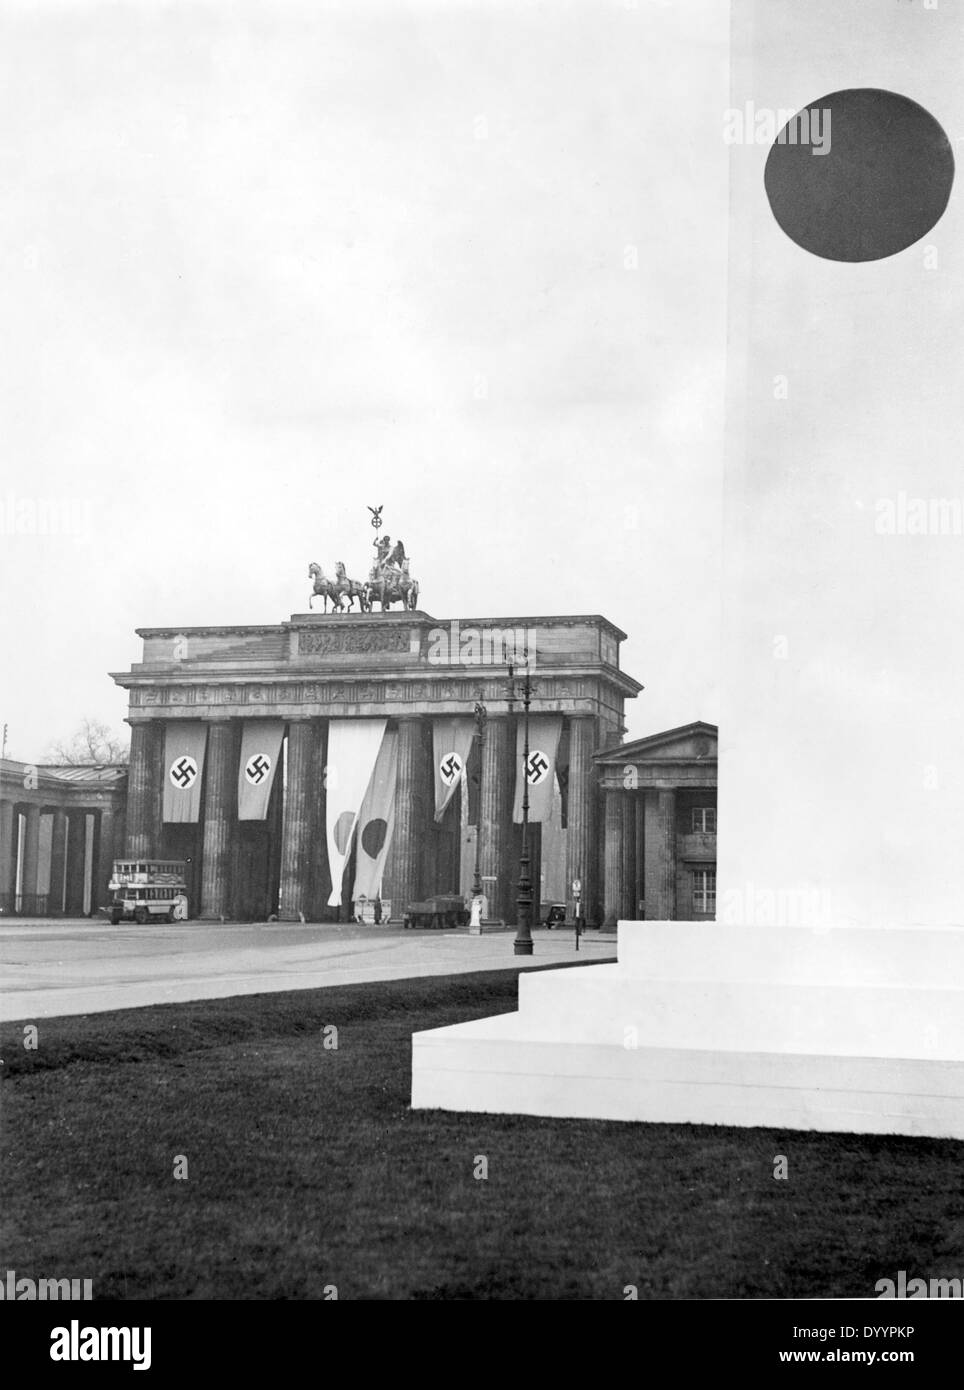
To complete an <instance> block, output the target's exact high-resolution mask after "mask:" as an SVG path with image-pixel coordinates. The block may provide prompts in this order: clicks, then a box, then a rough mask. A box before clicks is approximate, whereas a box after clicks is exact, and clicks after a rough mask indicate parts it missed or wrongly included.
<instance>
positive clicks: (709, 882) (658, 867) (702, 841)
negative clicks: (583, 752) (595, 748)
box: [595, 721, 718, 925]
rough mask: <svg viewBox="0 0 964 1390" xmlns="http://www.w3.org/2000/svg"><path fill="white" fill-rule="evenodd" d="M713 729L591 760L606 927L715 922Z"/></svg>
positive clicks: (660, 737)
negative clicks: (598, 805)
mask: <svg viewBox="0 0 964 1390" xmlns="http://www.w3.org/2000/svg"><path fill="white" fill-rule="evenodd" d="M717 735H718V730H717V727H716V725H715V724H704V723H703V722H702V721H697V722H696V723H694V724H684V725H683V726H682V727H681V728H679V729H668V730H667V731H666V732H665V733H661V734H650V735H649V737H647V738H640V739H636V740H635V741H634V742H633V743H626V744H621V745H620V746H619V747H618V748H610V749H607V750H605V751H604V752H602V753H599V754H598V755H597V756H596V759H595V764H596V767H597V769H598V772H599V781H600V788H601V791H602V795H603V798H604V805H605V810H604V817H605V831H604V840H605V844H604V853H603V873H604V884H605V891H604V897H605V907H606V921H607V924H608V925H613V924H614V923H615V922H616V921H617V920H623V921H629V920H633V919H639V918H643V917H645V918H648V919H649V920H650V921H660V922H662V921H672V920H674V919H679V920H682V921H693V920H700V919H711V918H713V917H715V915H716V788H717V756H718V739H717Z"/></svg>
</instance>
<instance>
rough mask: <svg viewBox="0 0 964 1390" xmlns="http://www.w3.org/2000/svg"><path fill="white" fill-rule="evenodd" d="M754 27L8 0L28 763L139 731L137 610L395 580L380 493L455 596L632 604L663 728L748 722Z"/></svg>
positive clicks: (12, 507) (415, 550)
mask: <svg viewBox="0 0 964 1390" xmlns="http://www.w3.org/2000/svg"><path fill="white" fill-rule="evenodd" d="M726 25H727V6H726V5H725V4H723V3H722V2H721V0H673V3H672V4H666V3H661V0H638V3H634V0H623V2H622V3H606V2H605V0H578V2H577V3H559V0H553V3H552V4H530V3H525V0H513V3H510V4H497V3H491V2H487V3H484V4H483V3H474V4H459V3H451V0H448V3H445V4H444V5H443V4H430V3H426V2H425V0H410V3H401V2H400V0H390V2H389V0H386V2H385V3H377V2H376V0H371V2H370V3H369V2H368V0H350V3H348V0H346V3H343V4H340V3H336V4H333V3H318V0H312V3H310V4H306V5H304V6H301V5H296V4H290V3H287V4H286V3H280V4H279V3H272V4H270V5H269V4H268V3H267V0H262V3H259V4H232V5H231V6H226V5H217V6H210V7H208V6H204V5H202V4H197V3H192V4H163V5H161V4H150V3H138V4H136V5H135V4H127V5H117V4H86V3H65V4H59V5H55V4H48V3H42V0H41V2H38V0H31V3H30V4H29V5H28V4H26V3H23V4H19V3H11V0H6V3H5V5H4V7H3V11H2V17H0V154H2V161H3V177H2V181H0V228H2V238H0V253H2V269H0V275H2V282H0V295H2V303H3V305H4V317H5V332H4V334H3V349H2V351H3V361H2V372H0V382H2V386H0V389H2V393H3V406H2V411H3V418H2V428H3V441H4V452H5V457H6V464H7V467H6V470H5V479H6V481H5V484H4V489H3V493H2V496H0V523H2V534H0V541H2V551H3V583H4V591H5V594H6V596H7V602H6V603H5V605H4V611H3V627H2V641H3V650H4V652H5V654H6V655H7V657H8V662H7V682H6V688H5V699H4V703H3V719H4V720H7V721H8V722H9V725H10V739H9V750H8V751H9V753H10V754H11V755H12V756H16V757H21V758H26V759H30V758H37V757H40V756H42V755H43V754H44V752H45V750H46V749H47V747H48V745H49V744H50V742H51V741H52V740H53V739H55V738H60V737H63V736H66V735H69V734H70V732H71V731H72V730H73V729H74V728H75V726H76V725H77V723H78V722H79V720H80V717H81V716H82V715H85V714H91V715H94V716H96V717H99V718H102V719H104V720H105V721H107V722H108V723H110V724H111V725H113V726H114V727H116V728H118V729H124V726H123V724H122V721H123V717H124V713H125V700H124V693H123V692H122V691H120V690H118V689H117V688H116V687H114V686H113V684H112V682H111V681H110V680H109V677H108V675H107V673H108V671H111V670H114V671H117V670H123V669H124V668H126V667H127V666H128V665H129V664H130V663H131V661H135V660H138V659H139V650H140V643H139V641H138V639H137V638H136V637H135V636H134V631H133V629H134V628H135V627H137V626H150V625H164V626H175V627H180V626H189V625H198V624H209V623H210V624H217V623H273V622H279V621H282V620H284V619H286V618H287V617H288V616H289V615H290V614H291V613H293V612H303V611H305V610H306V608H307V597H308V590H309V584H308V581H307V578H306V571H307V565H308V562H309V561H311V560H318V561H319V562H320V563H321V564H322V565H323V566H324V567H325V568H326V569H327V568H330V567H333V566H334V563H335V561H336V560H339V559H342V560H344V561H345V563H346V565H347V567H348V570H349V573H350V574H352V575H354V576H356V577H359V578H364V577H365V573H366V570H367V567H368V565H369V563H370V556H371V538H372V534H373V533H372V531H371V528H370V527H369V525H368V520H369V514H368V512H367V510H366V506H367V504H372V505H376V504H384V517H385V523H386V526H385V529H386V531H388V532H389V533H390V534H391V535H392V537H393V538H397V537H399V536H400V537H401V538H402V539H403V540H404V541H405V544H406V547H407V550H408V552H409V554H410V556H411V557H412V572H413V574H414V575H415V576H416V577H417V578H418V580H419V582H420V586H421V606H422V607H423V608H424V609H425V610H426V611H428V612H429V613H431V614H433V615H434V616H436V617H439V618H450V617H462V618H468V617H475V616H479V617H481V616H487V615H492V616H506V615H514V614H518V615H520V616H521V615H535V614H541V613H545V614H559V613H587V612H588V613H602V614H604V615H605V616H606V617H608V618H610V619H611V620H612V621H614V622H616V623H617V624H619V625H620V626H621V627H623V628H624V629H625V630H626V631H627V632H628V633H629V635H630V640H629V641H628V642H627V643H626V644H625V646H624V649H623V665H624V667H625V668H626V669H627V670H628V671H629V672H630V673H631V674H632V675H634V676H636V677H637V678H638V679H639V680H641V681H643V682H644V684H645V685H646V687H647V688H646V691H645V692H644V693H643V695H641V696H640V698H639V699H638V700H637V701H636V702H634V704H632V705H631V706H630V709H629V720H628V722H629V736H630V737H634V736H639V735H642V734H644V733H648V732H652V731H654V730H657V729H660V728H665V727H669V726H672V725H676V724H681V723H685V722H687V721H689V720H691V719H696V718H703V719H710V720H715V719H716V718H717V678H718V665H719V662H718V649H719V634H718V563H719V544H720V487H721V467H722V457H723V449H722V423H723V405H722V402H723V365H724V332H725V315H724V293H725V288H726V214H727V206H726V197H727V184H726V178H727V154H728V148H727V146H726V144H725V143H724V141H723V138H722V132H723V112H724V110H725V108H726V106H727V104H728V95H727V84H728V58H727V33H726ZM24 504H26V505H24ZM51 504H53V505H54V506H56V507H58V508H59V509H60V514H61V517H63V516H64V515H66V518H67V520H68V521H69V522H70V525H71V529H72V531H73V534H69V535H64V534H58V533H57V532H58V531H59V529H60V527H59V526H50V525H49V524H48V525H47V527H46V533H30V532H29V531H24V530H22V529H21V530H18V529H17V526H18V524H19V525H20V526H21V527H24V526H26V525H29V516H30V515H31V512H32V509H40V508H42V507H43V506H46V505H51ZM42 522H43V518H42V517H41V518H39V522H38V527H39V529H40V530H41V531H42V530H43V526H42ZM11 526H12V528H13V532H12V534H11Z"/></svg>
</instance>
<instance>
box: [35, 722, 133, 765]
mask: <svg viewBox="0 0 964 1390" xmlns="http://www.w3.org/2000/svg"><path fill="white" fill-rule="evenodd" d="M47 756H48V758H49V759H50V761H51V762H56V763H60V764H62V765H65V766H70V767H79V766H97V765H104V764H107V763H126V762H127V760H128V758H129V757H130V747H129V745H128V744H127V743H126V742H125V741H124V740H123V739H120V738H117V737H116V736H115V735H114V734H113V733H112V732H111V730H110V728H109V726H108V725H107V724H103V723H101V721H100V720H99V719H92V718H91V717H90V715H85V716H84V718H83V719H82V720H81V722H80V728H79V729H78V730H77V732H76V733H75V734H74V735H73V736H72V737H71V738H70V739H68V740H67V741H64V740H61V741H59V742H57V743H52V744H51V745H50V751H49V752H48V754H47Z"/></svg>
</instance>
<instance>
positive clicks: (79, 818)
mask: <svg viewBox="0 0 964 1390" xmlns="http://www.w3.org/2000/svg"><path fill="white" fill-rule="evenodd" d="M66 845H67V850H66V854H67V883H66V891H65V894H64V911H65V912H66V914H67V916H68V917H77V916H79V915H80V914H81V913H82V912H83V910H84V870H85V863H84V858H85V854H86V847H87V815H86V812H84V811H70V812H68V814H67V834H66Z"/></svg>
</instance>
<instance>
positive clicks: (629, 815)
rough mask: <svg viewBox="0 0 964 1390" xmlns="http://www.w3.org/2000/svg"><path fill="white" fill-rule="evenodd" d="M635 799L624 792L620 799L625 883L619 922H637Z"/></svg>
mask: <svg viewBox="0 0 964 1390" xmlns="http://www.w3.org/2000/svg"><path fill="white" fill-rule="evenodd" d="M634 800H635V798H634V797H633V795H632V793H630V792H623V793H622V795H621V796H620V798H619V814H620V818H621V822H622V840H623V883H622V895H621V898H620V909H619V920H620V921H621V922H635V920H636V815H635V812H634V809H633V801H634Z"/></svg>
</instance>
